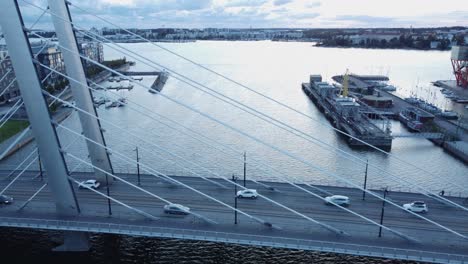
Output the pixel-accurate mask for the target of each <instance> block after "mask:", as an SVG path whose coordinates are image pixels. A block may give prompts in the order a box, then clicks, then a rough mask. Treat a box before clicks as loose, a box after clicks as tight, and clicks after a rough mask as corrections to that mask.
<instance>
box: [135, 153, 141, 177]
mask: <svg viewBox="0 0 468 264" xmlns="http://www.w3.org/2000/svg"><path fill="white" fill-rule="evenodd" d="M135 151H136V161H137V177H138V186H140V156H139V155H138V147H136V148H135Z"/></svg>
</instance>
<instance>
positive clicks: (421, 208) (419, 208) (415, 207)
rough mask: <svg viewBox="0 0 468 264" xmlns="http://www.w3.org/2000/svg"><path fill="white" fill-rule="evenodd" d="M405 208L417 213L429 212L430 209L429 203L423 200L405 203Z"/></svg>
mask: <svg viewBox="0 0 468 264" xmlns="http://www.w3.org/2000/svg"><path fill="white" fill-rule="evenodd" d="M403 208H405V209H406V210H408V211H411V212H415V213H427V211H428V210H429V209H427V205H426V204H425V203H424V202H422V201H415V202H412V203H407V204H404V205H403Z"/></svg>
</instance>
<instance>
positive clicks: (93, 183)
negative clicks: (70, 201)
mask: <svg viewBox="0 0 468 264" xmlns="http://www.w3.org/2000/svg"><path fill="white" fill-rule="evenodd" d="M99 186H101V183H100V182H98V181H96V180H87V181H84V182H80V183H79V184H78V188H80V189H83V188H86V187H90V188H93V189H97V188H99Z"/></svg>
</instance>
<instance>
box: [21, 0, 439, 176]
mask: <svg viewBox="0 0 468 264" xmlns="http://www.w3.org/2000/svg"><path fill="white" fill-rule="evenodd" d="M23 2H26V3H28V2H27V1H25V0H23ZM68 3H69V4H70V5H71V6H73V7H75V8H77V9H79V10H81V11H83V12H85V13H87V14H88V15H91V16H93V17H96V18H97V19H99V20H102V21H104V22H106V23H108V24H111V25H113V26H115V27H117V28H119V29H120V30H123V31H125V32H127V33H128V34H130V35H133V36H135V37H137V38H139V39H141V40H144V41H145V42H147V43H150V44H151V45H153V46H156V47H158V48H160V49H162V50H164V51H166V52H168V53H170V54H172V55H174V56H177V57H179V58H181V59H183V60H185V61H188V62H190V63H192V64H194V65H195V66H198V67H201V68H202V69H204V70H206V71H208V72H210V73H213V74H215V75H217V76H219V77H221V78H223V79H225V80H227V81H229V82H232V83H234V84H236V85H238V86H240V87H242V88H244V89H247V90H249V91H250V92H253V93H255V94H257V95H259V96H261V97H263V98H265V99H268V100H269V101H272V102H275V103H277V104H279V105H280V106H282V107H284V108H286V109H289V110H291V111H293V112H295V113H297V114H299V115H301V116H304V117H307V118H308V119H311V120H313V121H315V122H317V123H319V124H320V125H322V126H325V127H327V128H330V129H332V130H335V131H336V132H338V133H341V134H343V135H346V136H348V137H351V138H353V139H355V140H356V141H358V142H360V143H363V144H365V145H366V146H368V147H371V148H373V149H375V150H377V151H379V152H382V153H385V154H387V155H389V156H391V157H393V158H395V159H396V160H398V161H400V162H402V163H404V164H407V165H410V166H412V167H414V168H417V169H419V170H422V171H424V172H425V173H427V174H429V175H432V176H434V177H437V176H436V175H434V174H433V173H432V172H430V171H428V170H426V169H424V168H422V167H419V166H417V165H415V164H413V163H411V162H408V161H406V160H404V159H401V158H399V157H397V156H396V155H394V154H391V153H390V152H387V151H384V150H382V149H380V148H377V147H375V146H373V145H371V144H369V143H367V142H365V141H363V140H360V139H359V138H356V137H354V136H352V135H350V134H348V133H346V132H344V131H341V130H339V129H337V128H335V127H333V126H331V125H330V124H328V123H325V122H322V121H321V120H318V119H316V118H314V117H312V116H310V115H308V114H305V113H304V112H301V111H300V110H297V109H295V108H293V107H292V106H289V105H287V104H285V103H282V102H281V101H279V100H277V99H274V98H272V97H270V96H268V95H265V94H263V93H260V92H258V91H256V90H255V89H252V88H250V87H248V86H246V85H244V84H242V83H240V82H238V81H236V80H234V79H231V78H229V77H227V76H225V75H223V74H221V73H218V72H216V71H214V70H212V69H210V68H208V67H206V66H203V65H202V64H200V63H197V62H195V61H193V60H191V59H189V58H187V57H185V56H182V55H180V54H178V53H176V52H174V51H172V50H170V49H168V48H165V47H164V46H162V45H159V44H157V43H155V42H151V41H150V40H148V39H145V38H143V37H142V36H140V35H138V34H136V33H133V32H131V31H129V30H127V29H124V28H122V27H119V26H118V25H116V24H114V23H112V22H110V21H108V20H107V19H104V18H101V17H100V16H97V15H95V14H93V13H91V12H89V11H87V10H85V9H82V8H80V7H78V6H76V5H75V4H72V3H71V2H68ZM29 4H30V3H29ZM31 5H33V4H31ZM33 6H34V5H33ZM36 7H37V6H36ZM38 8H40V7H38ZM51 14H52V13H51ZM52 15H54V16H56V15H55V14H52ZM72 24H73V23H72Z"/></svg>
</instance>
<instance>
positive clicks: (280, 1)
mask: <svg viewBox="0 0 468 264" xmlns="http://www.w3.org/2000/svg"><path fill="white" fill-rule="evenodd" d="M292 1H293V0H275V1H274V2H273V4H274V5H275V6H280V5H285V4H289V3H291V2H292Z"/></svg>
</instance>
